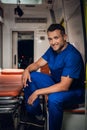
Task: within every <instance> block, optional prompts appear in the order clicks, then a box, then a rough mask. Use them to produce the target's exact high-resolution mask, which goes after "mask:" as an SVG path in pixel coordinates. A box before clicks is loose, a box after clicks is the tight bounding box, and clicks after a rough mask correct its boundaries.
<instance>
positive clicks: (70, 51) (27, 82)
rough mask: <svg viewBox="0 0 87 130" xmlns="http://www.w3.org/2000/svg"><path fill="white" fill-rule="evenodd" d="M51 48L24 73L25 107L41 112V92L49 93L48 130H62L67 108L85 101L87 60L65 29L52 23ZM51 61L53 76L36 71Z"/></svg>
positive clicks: (48, 31)
mask: <svg viewBox="0 0 87 130" xmlns="http://www.w3.org/2000/svg"><path fill="white" fill-rule="evenodd" d="M47 35H48V40H49V44H50V47H49V48H48V50H47V51H46V52H45V53H44V55H43V56H42V57H41V58H40V59H39V60H37V61H36V62H35V63H32V64H31V65H29V66H28V67H27V68H26V69H25V71H24V73H23V84H24V87H25V90H24V92H25V100H26V109H27V111H28V112H29V113H32V114H35V115H38V114H41V108H40V105H39V98H38V97H39V95H45V94H46V95H48V111H49V130H61V126H62V119H63V111H64V109H69V108H75V107H76V106H77V105H78V104H79V103H83V102H84V77H85V76H84V75H85V74H84V63H83V60H82V57H81V54H80V53H79V52H78V50H77V49H76V48H75V47H74V46H72V45H71V44H70V43H68V42H67V41H66V40H67V35H66V34H65V29H64V28H63V27H62V26H61V25H60V24H52V25H50V26H49V28H48V30H47ZM45 64H48V66H49V68H50V72H51V75H46V74H42V73H40V72H35V71H36V70H38V69H39V68H40V67H42V66H44V65H45Z"/></svg>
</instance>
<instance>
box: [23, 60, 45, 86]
mask: <svg viewBox="0 0 87 130" xmlns="http://www.w3.org/2000/svg"><path fill="white" fill-rule="evenodd" d="M46 63H47V61H45V60H44V59H43V58H40V59H38V60H37V61H36V62H34V63H32V64H30V65H29V66H28V67H27V68H26V69H25V70H24V72H23V75H22V81H23V85H24V87H26V86H27V83H26V82H27V80H29V81H30V82H31V77H30V72H32V71H36V70H38V69H39V68H40V67H42V66H44V65H45V64H46Z"/></svg>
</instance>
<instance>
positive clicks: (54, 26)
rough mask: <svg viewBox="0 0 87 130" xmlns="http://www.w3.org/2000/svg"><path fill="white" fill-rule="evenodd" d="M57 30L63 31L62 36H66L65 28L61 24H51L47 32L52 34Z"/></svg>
mask: <svg viewBox="0 0 87 130" xmlns="http://www.w3.org/2000/svg"><path fill="white" fill-rule="evenodd" d="M55 30H61V32H62V34H65V28H64V27H63V26H62V25H61V24H57V23H56V24H51V25H50V26H49V27H48V29H47V32H52V31H55Z"/></svg>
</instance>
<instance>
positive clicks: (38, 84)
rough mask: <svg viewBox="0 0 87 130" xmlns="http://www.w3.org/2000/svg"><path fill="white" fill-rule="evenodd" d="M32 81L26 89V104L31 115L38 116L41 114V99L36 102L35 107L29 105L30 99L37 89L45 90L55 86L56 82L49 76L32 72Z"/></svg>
mask: <svg viewBox="0 0 87 130" xmlns="http://www.w3.org/2000/svg"><path fill="white" fill-rule="evenodd" d="M31 80H32V82H28V86H27V87H26V88H24V95H25V104H26V109H27V111H28V112H29V113H31V114H34V115H38V114H41V107H40V103H39V98H38V99H36V100H35V102H34V103H33V105H29V104H28V103H27V100H28V97H29V96H30V95H31V94H32V93H33V92H34V91H35V90H37V89H40V88H45V87H48V86H51V85H53V84H54V81H53V80H52V79H51V77H50V76H49V75H47V74H43V73H40V72H32V73H31Z"/></svg>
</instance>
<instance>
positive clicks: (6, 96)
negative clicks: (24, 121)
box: [0, 69, 23, 130]
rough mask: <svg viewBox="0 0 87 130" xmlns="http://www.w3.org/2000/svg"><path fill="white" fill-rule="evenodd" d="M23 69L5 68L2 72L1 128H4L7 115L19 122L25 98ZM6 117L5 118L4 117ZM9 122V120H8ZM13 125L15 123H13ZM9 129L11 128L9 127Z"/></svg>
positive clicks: (0, 96)
mask: <svg viewBox="0 0 87 130" xmlns="http://www.w3.org/2000/svg"><path fill="white" fill-rule="evenodd" d="M22 73H23V69H3V70H1V72H0V129H1V130H3V127H4V123H3V122H4V121H5V118H6V117H10V120H12V119H13V120H14V121H15V123H14V125H15V126H14V127H16V126H17V123H18V114H19V113H20V106H21V105H20V104H21V102H22V100H23V95H22V93H23V92H22V90H23V84H22ZM3 117H5V118H3ZM7 122H8V124H9V121H7ZM11 125H13V124H11ZM8 129H9V128H8Z"/></svg>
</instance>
